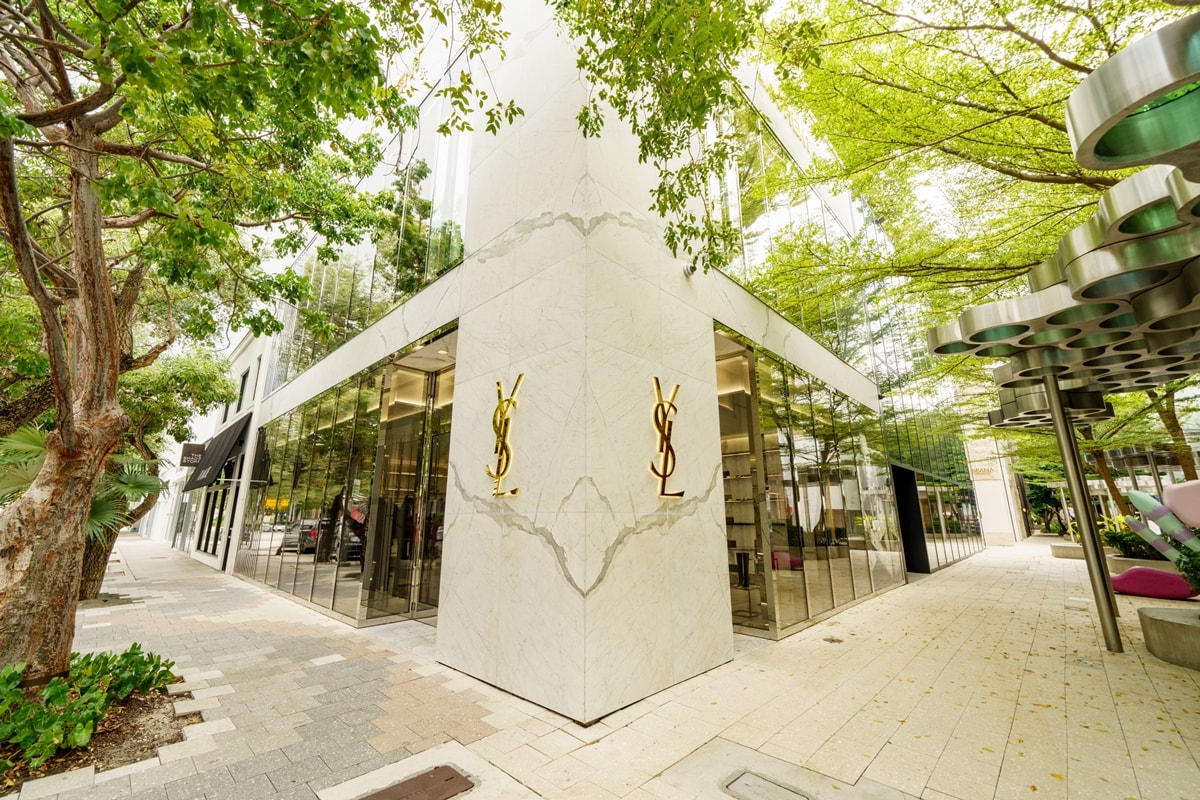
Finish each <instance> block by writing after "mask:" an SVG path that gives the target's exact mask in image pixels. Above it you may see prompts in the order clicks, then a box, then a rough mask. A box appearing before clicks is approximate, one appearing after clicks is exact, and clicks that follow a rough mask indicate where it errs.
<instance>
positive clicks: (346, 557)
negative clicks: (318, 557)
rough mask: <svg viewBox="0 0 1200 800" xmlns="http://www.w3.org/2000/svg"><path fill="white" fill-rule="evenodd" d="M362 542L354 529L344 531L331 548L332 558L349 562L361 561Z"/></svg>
mask: <svg viewBox="0 0 1200 800" xmlns="http://www.w3.org/2000/svg"><path fill="white" fill-rule="evenodd" d="M362 556H363V542H362V538H361V537H359V535H358V534H357V533H355V532H354V531H346V533H345V534H344V537H343V538H341V539H340V541H339V542H338V543H337V545H335V547H334V550H333V557H334V560H337V561H344V562H347V563H349V562H351V561H362Z"/></svg>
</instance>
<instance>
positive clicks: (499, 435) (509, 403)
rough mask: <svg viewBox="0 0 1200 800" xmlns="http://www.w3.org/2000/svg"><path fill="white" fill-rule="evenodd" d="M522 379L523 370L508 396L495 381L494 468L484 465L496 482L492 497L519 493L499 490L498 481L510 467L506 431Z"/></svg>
mask: <svg viewBox="0 0 1200 800" xmlns="http://www.w3.org/2000/svg"><path fill="white" fill-rule="evenodd" d="M523 380H525V373H524V372H522V373H521V374H520V375H518V376H517V382H516V383H514V384H513V389H512V393H511V394H510V395H509V396H508V397H505V396H504V387H503V386H502V385H501V384H500V381H496V410H495V411H494V412H493V413H492V430H494V431H495V432H496V449H495V451H494V452H495V453H496V469H495V470H493V469H492V468H491V466H486V467H484V469H485V470H487V475H488V477H489V478H491V479H492V480H493V481H495V482H496V485H495V486H494V487H493V488H492V497H516V496H517V495H518V494H520V493H521V490H520V489H509V490H508V491H507V492H502V491H500V482H501V481H503V480H504V476H505V475H507V474H508V471H509V469H511V468H512V448H511V447H510V446H509V444H508V432H509V429H510V428H511V426H512V418H511V417H510V416H509V414H511V413H512V410H513V409H514V408H516V407H517V392H519V391H521V381H523Z"/></svg>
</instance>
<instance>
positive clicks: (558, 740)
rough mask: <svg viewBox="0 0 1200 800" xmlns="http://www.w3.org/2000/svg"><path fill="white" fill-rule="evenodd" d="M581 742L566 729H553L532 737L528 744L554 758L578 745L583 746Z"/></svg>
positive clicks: (578, 746)
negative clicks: (534, 737)
mask: <svg viewBox="0 0 1200 800" xmlns="http://www.w3.org/2000/svg"><path fill="white" fill-rule="evenodd" d="M583 744H584V743H583V742H581V741H579V740H578V739H576V738H575V737H574V736H572V735H571V734H569V733H567V732H566V731H564V730H561V729H555V730H552V731H550V732H549V733H547V734H545V735H544V736H539V737H538V738H536V739H534V740H533V741H532V742H530V743H529V746H530V747H532V748H534V749H535V750H540V751H541V752H543V753H545V754H546V755H548V756H549V757H550V758H554V759H556V758H560V757H562V756H565V755H566V754H567V753H570V752H572V751H574V750H578V749H579V748H580V747H583Z"/></svg>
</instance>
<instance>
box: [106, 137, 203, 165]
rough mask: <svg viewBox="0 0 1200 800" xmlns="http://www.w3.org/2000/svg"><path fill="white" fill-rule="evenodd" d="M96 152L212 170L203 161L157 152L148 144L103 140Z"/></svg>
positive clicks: (161, 151) (176, 154)
mask: <svg viewBox="0 0 1200 800" xmlns="http://www.w3.org/2000/svg"><path fill="white" fill-rule="evenodd" d="M96 150H97V151H98V152H101V153H104V154H106V155H114V156H133V157H135V158H140V159H142V160H144V161H150V160H151V159H155V160H158V161H169V162H171V163H173V164H184V165H186V166H189V167H195V168H196V169H202V170H208V169H212V167H211V166H210V165H209V164H205V163H204V162H203V161H197V160H196V159H194V158H191V157H190V156H184V155H179V154H178V153H168V152H166V151H163V150H157V149H155V148H153V147H151V146H150V145H148V144H145V145H140V144H120V143H117V142H107V141H104V140H102V139H101V140H97V141H96Z"/></svg>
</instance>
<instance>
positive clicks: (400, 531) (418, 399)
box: [363, 361, 454, 620]
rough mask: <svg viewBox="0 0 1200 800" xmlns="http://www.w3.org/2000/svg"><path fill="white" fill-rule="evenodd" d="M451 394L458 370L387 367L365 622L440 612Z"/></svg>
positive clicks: (366, 564) (401, 365)
mask: <svg viewBox="0 0 1200 800" xmlns="http://www.w3.org/2000/svg"><path fill="white" fill-rule="evenodd" d="M453 394H454V367H453V366H450V367H446V368H444V369H441V370H438V371H435V372H429V371H426V370H423V369H419V368H417V367H416V366H409V365H405V364H404V362H403V361H402V362H400V363H397V364H393V365H392V366H391V367H390V368H389V369H388V372H387V376H386V379H385V383H384V387H383V408H382V420H381V427H382V431H381V433H380V437H379V452H378V455H377V458H376V478H375V485H376V486H377V487H379V490H378V495H377V496H376V500H375V506H376V508H375V513H374V514H373V515H372V517H373V523H372V530H371V531H370V532H369V533H368V535H367V552H366V557H365V561H364V565H363V566H364V584H365V585H364V595H365V598H366V605H367V616H368V617H379V616H411V617H414V618H419V619H430V620H431V619H432V618H433V617H434V616H435V615H436V614H437V600H438V583H439V580H440V578H441V555H442V535H443V530H444V528H443V521H444V516H445V504H446V503H445V501H446V474H447V467H448V460H449V452H450V412H451V408H452V405H453Z"/></svg>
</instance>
